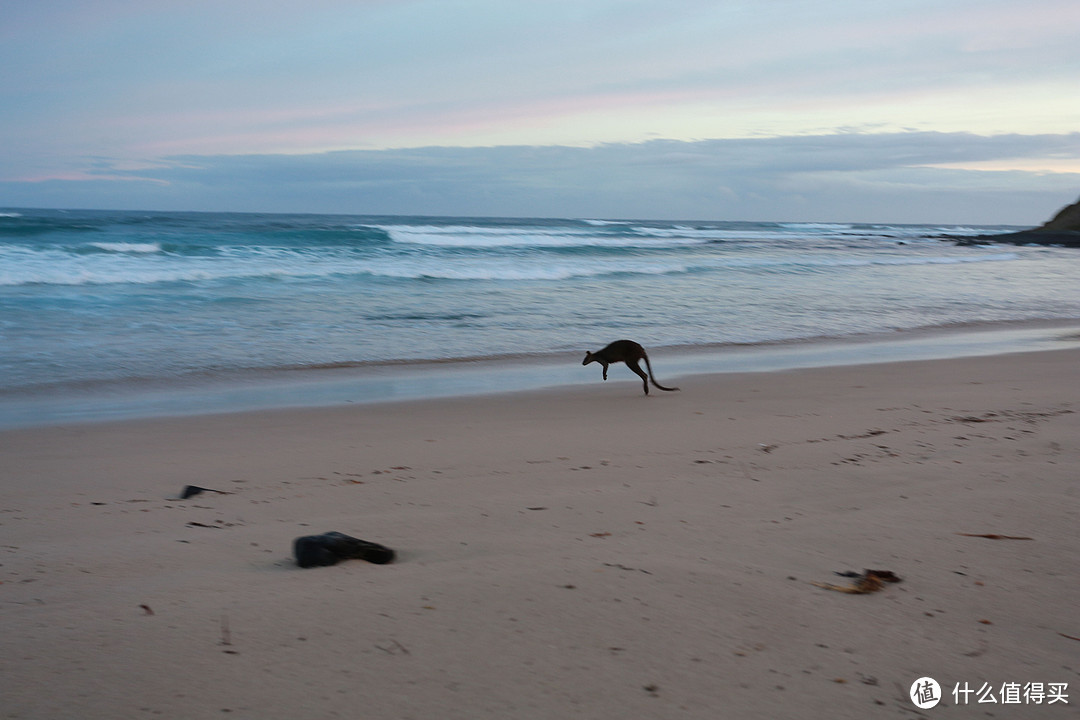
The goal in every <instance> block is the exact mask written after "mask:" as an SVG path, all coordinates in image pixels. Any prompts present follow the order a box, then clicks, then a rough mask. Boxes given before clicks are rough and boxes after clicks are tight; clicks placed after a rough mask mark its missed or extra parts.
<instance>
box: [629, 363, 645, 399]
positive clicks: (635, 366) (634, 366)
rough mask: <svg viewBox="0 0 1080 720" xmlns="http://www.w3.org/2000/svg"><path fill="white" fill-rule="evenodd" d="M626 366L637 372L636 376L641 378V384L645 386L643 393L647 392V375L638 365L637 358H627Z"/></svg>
mask: <svg viewBox="0 0 1080 720" xmlns="http://www.w3.org/2000/svg"><path fill="white" fill-rule="evenodd" d="M626 367H628V368H630V369H631V370H633V371H634V372H635V373H637V376H638V377H639V378H641V384H642V385H644V386H645V394H646V395H648V394H649V376H648V375H646V374H645V371H644V370H642V369H641V366H640V365H638V361H637V360H627V361H626Z"/></svg>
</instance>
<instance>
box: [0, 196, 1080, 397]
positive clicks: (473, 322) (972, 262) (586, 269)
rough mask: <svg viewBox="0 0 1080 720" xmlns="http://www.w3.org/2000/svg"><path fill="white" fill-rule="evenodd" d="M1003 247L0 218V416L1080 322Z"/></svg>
mask: <svg viewBox="0 0 1080 720" xmlns="http://www.w3.org/2000/svg"><path fill="white" fill-rule="evenodd" d="M1016 229H1017V228H1015V227H1005V226H952V225H948V226H943V225H897V224H888V223H880V224H865V223H790V222H724V221H693V222H691V221H686V222H666V221H665V222H660V221H649V220H640V221H638V220H634V221H629V220H626V221H624V220H604V219H500V218H457V217H455V218H442V217H439V218H437V217H400V216H393V217H391V216H387V217H375V216H359V215H355V216H353V215H301V214H242V213H178V212H129V211H124V212H120V211H74V210H27V209H9V210H2V211H0V400H2V399H3V398H4V397H11V396H15V395H17V396H19V397H20V398H25V397H29V396H32V395H34V394H37V393H51V394H53V395H56V394H57V393H59V394H61V395H62V394H63V393H66V392H69V391H74V390H75V389H78V390H79V391H80V392H84V391H86V390H87V389H88V388H94V387H110V388H115V387H117V386H118V385H122V384H124V383H131V382H136V383H137V382H143V383H147V382H152V383H168V382H170V381H181V382H185V383H193V382H196V381H197V380H198V379H200V378H202V379H206V378H215V377H222V376H226V375H228V376H231V377H243V376H244V375H245V374H253V373H257V374H259V376H260V377H266V376H268V375H273V374H275V373H279V372H291V371H296V370H298V369H300V370H310V371H317V370H320V369H327V370H328V369H341V368H354V367H355V368H361V367H373V366H392V365H396V364H402V363H410V362H421V361H451V360H455V359H461V358H470V359H476V358H492V357H494V358H499V357H504V356H509V357H520V356H522V355H528V356H530V357H542V356H547V355H552V356H554V355H557V354H560V353H568V352H571V351H573V352H575V353H583V352H584V350H586V349H592V350H596V349H598V348H599V347H602V346H603V345H604V344H606V343H607V342H609V341H611V340H615V339H619V338H624V337H626V338H632V339H635V340H637V341H638V342H640V343H642V344H643V345H645V346H646V347H648V348H650V349H654V352H655V349H656V348H663V347H667V346H714V345H721V346H723V345H733V346H735V345H737V346H744V345H757V344H769V343H778V342H781V343H782V342H790V341H797V340H802V339H809V338H823V337H826V338H827V337H833V338H844V337H850V336H857V335H862V334H867V333H882V332H893V331H902V330H908V329H914V328H927V327H942V326H958V325H965V324H976V323H984V322H994V321H1013V320H1030V319H1062V318H1070V319H1071V318H1080V254H1077V251H1076V250H1070V249H1062V248H1054V247H1035V246H1021V247H1015V246H1006V245H982V246H957V245H956V244H955V243H954V242H952V241H951V240H950V238H954V237H959V236H969V235H973V234H995V233H1004V232H1010V231H1014V230H1016Z"/></svg>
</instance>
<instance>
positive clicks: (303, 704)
mask: <svg viewBox="0 0 1080 720" xmlns="http://www.w3.org/2000/svg"><path fill="white" fill-rule="evenodd" d="M1043 336H1044V337H1046V333H1045V332H1044V334H1043ZM1050 336H1051V337H1052V333H1051V335H1050ZM968 340H973V338H970V337H969V338H968ZM1027 343H1028V346H1029V347H1041V345H1040V344H1039V343H1038V342H1037V341H1035V340H1030V339H1029V340H1028V341H1027ZM976 344H979V343H976ZM868 347H871V348H873V347H877V346H874V345H873V344H871V345H870V346H868ZM891 349H895V347H893V348H891ZM893 354H895V353H893ZM746 358H748V359H752V358H757V359H760V356H759V355H757V354H756V353H748V354H747V355H746ZM1078 361H1080V349H1078V348H1076V347H1070V348H1069V349H1063V350H1059V351H1047V352H1014V353H1010V354H994V355H983V356H980V357H975V356H967V357H965V358H964V359H951V360H920V361H904V362H875V363H869V364H863V365H857V366H837V365H825V366H820V367H812V368H803V369H793V370H789V371H784V372H774V373H765V372H743V373H710V374H706V375H694V376H692V377H686V378H683V380H685V381H686V382H683V381H682V380H680V384H681V385H682V387H683V391H682V392H678V393H662V392H657V393H654V394H652V395H651V396H650V397H648V398H645V397H643V396H642V394H641V391H640V384H639V383H638V381H637V380H636V378H634V377H633V376H632V375H631V374H630V373H629V372H626V373H619V374H617V375H616V376H614V377H613V378H612V381H611V382H608V383H602V382H600V381H599V378H598V377H597V375H598V371H596V372H589V373H586V374H588V375H589V378H588V382H589V383H590V384H589V385H588V386H587V387H576V386H563V387H555V388H550V389H547V390H543V391H532V392H525V393H503V394H487V395H472V396H457V397H446V398H437V399H430V400H422V401H416V402H390V403H385V404H353V405H338V406H333V407H319V408H303V409H292V410H276V411H272V412H250V413H238V414H218V415H201V416H196V417H167V418H159V419H154V420H128V421H124V422H114V423H84V424H79V425H59V426H53V427H37V428H25V429H20V430H10V431H5V432H0V455H2V456H3V457H4V468H5V472H4V481H3V483H0V508H2V509H3V512H2V513H0V525H2V527H3V531H4V536H5V541H4V546H3V548H0V551H2V560H0V594H2V596H3V600H4V602H2V603H0V621H2V622H3V623H4V627H5V628H6V632H5V633H3V634H2V635H0V657H3V658H7V661H6V662H5V664H4V674H5V679H6V680H7V690H6V692H5V696H4V700H5V713H6V715H5V717H12V718H15V717H19V718H22V719H23V720H51V719H52V718H57V717H67V716H70V715H71V714H72V713H73V712H76V711H77V712H78V713H79V714H80V716H81V717H85V718H87V720H106V719H107V718H108V719H111V718H115V717H138V716H143V715H146V716H152V715H160V716H162V717H185V718H210V717H223V716H224V715H225V714H228V716H229V717H235V718H250V719H252V720H255V719H256V718H257V719H259V720H276V719H277V718H282V719H285V718H296V717H312V716H317V717H354V716H356V713H357V712H358V708H359V709H360V710H359V712H360V713H361V714H362V715H363V717H365V718H370V720H400V718H405V717H416V718H420V717H446V718H449V719H450V720H458V719H460V720H502V719H504V718H538V719H539V718H552V717H580V718H586V719H588V720H608V719H609V718H616V717H639V716H643V715H647V716H649V717H657V718H689V719H692V720H711V719H712V718H715V717H717V713H718V712H723V713H727V714H730V715H732V716H733V717H739V718H747V719H748V720H765V719H766V718H769V719H771V718H777V717H792V716H793V713H794V714H795V715H801V716H805V717H815V718H817V717H830V718H839V719H840V720H848V719H850V720H861V719H863V718H866V717H896V718H903V717H911V716H912V713H913V712H915V710H916V709H915V708H914V706H913V705H912V703H911V700H910V698H909V697H908V694H907V693H908V689H909V688H910V686H911V685H912V683H913V682H914V681H915V680H916V679H917V678H921V677H927V676H928V677H933V678H935V679H936V680H937V681H938V682H939V683H940V684H941V689H942V701H943V706H947V707H945V709H944V710H942V711H941V712H943V713H945V714H955V713H952V712H951V711H953V710H958V709H959V708H958V704H962V703H957V701H955V700H954V699H953V695H952V693H951V690H952V689H953V688H954V686H956V685H960V686H961V687H963V684H964V683H968V684H970V685H971V687H973V688H974V689H978V688H979V687H980V685H981V684H982V683H984V682H987V683H991V684H992V685H993V687H994V691H995V696H996V695H997V694H998V692H1000V691H1001V690H1002V687H1003V684H1004V683H1006V682H1008V683H1019V684H1020V685H1021V686H1022V685H1023V684H1025V683H1042V684H1043V686H1044V687H1046V686H1048V684H1049V683H1055V684H1058V685H1060V684H1062V683H1065V684H1067V685H1068V690H1067V692H1069V695H1070V697H1069V700H1068V704H1067V705H1064V704H1056V705H1053V706H1049V705H1046V704H1043V705H1041V706H1035V705H1029V706H1027V707H1024V706H1023V704H1021V705H1013V706H1010V707H1008V708H1004V709H1005V710H1008V713H1007V714H1008V716H1009V717H1017V718H1021V717H1023V718H1026V717H1031V718H1035V717H1038V718H1043V717H1047V718H1052V717H1053V718H1056V717H1065V716H1066V715H1069V714H1070V711H1072V710H1073V708H1074V707H1075V705H1076V703H1077V702H1078V698H1077V696H1076V687H1077V680H1078V674H1077V672H1078V668H1077V665H1076V662H1075V660H1076V657H1077V655H1076V653H1077V640H1076V638H1077V637H1080V627H1078V626H1077V615H1076V612H1075V607H1074V606H1075V598H1076V596H1077V593H1078V592H1080V588H1078V586H1077V573H1076V571H1075V568H1076V557H1077V552H1078V549H1080V535H1078V531H1080V522H1078V519H1080V508H1078V505H1077V481H1076V474H1075V468H1076V466H1077V463H1080V448H1078V447H1077V445H1076V443H1075V438H1076V436H1077V433H1080V395H1078V390H1077V387H1076V384H1075V375H1076V367H1077V362H1078ZM672 365H674V360H671V361H670V362H669V360H668V358H667V357H664V362H663V364H662V366H661V367H660V368H658V370H659V372H658V377H659V378H660V379H661V380H666V379H667V378H668V375H667V374H666V370H668V369H669V368H670V367H671V366H672ZM557 369H558V370H559V371H560V372H562V368H561V367H560V368H557ZM578 369H582V370H593V371H595V370H596V369H595V368H593V367H591V366H590V367H589V368H578ZM624 377H625V378H626V379H625V381H624V380H623V378H624ZM616 380H618V381H616ZM186 485H197V486H200V487H205V488H211V489H214V490H219V491H225V492H226V493H228V494H217V493H203V494H200V495H197V496H194V497H191V498H189V499H186V500H184V499H180V498H179V497H178V494H179V493H180V491H181V489H182V488H183V487H185V486H186ZM331 530H333V531H339V532H343V533H346V534H349V535H352V536H354V537H359V538H362V539H365V540H368V541H371V542H377V543H380V544H383V545H386V546H387V547H390V548H392V549H394V550H395V551H396V552H397V554H398V561H397V562H395V563H392V564H390V565H372V564H370V563H365V562H363V561H360V560H349V561H346V562H342V563H340V564H339V565H336V566H333V567H325V568H312V569H300V568H298V567H297V565H296V563H295V562H294V560H293V558H292V556H291V546H292V542H293V540H294V539H295V538H296V537H298V536H303V535H311V534H318V533H323V532H327V531H331ZM865 568H874V569H878V570H883V571H888V572H892V573H895V575H896V576H898V577H899V578H900V579H901V580H902V582H899V583H896V584H889V585H887V586H885V587H884V588H882V589H881V590H880V591H878V592H873V593H870V594H866V595H848V594H843V593H838V592H831V591H829V590H828V589H824V588H822V587H821V584H823V583H824V584H830V583H832V584H844V583H846V582H847V580H846V579H844V578H841V577H838V576H837V575H836V573H837V572H847V571H855V572H861V571H863V570H864V569H865ZM103 657H107V658H108V660H109V661H108V662H102V660H101V659H102V658H103ZM968 704H969V705H970V707H968V708H965V709H964V710H960V715H959V716H961V717H969V716H971V715H972V713H973V712H975V711H976V710H978V711H982V710H983V708H984V707H985V706H984V705H977V704H976V702H975V698H974V697H972V698H971V701H970V703H968ZM643 708H644V709H643ZM0 714H3V713H0Z"/></svg>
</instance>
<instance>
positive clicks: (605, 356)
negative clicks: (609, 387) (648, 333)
mask: <svg viewBox="0 0 1080 720" xmlns="http://www.w3.org/2000/svg"><path fill="white" fill-rule="evenodd" d="M639 360H644V361H645V367H646V368H648V370H649V374H648V375H646V374H645V371H644V370H642V369H641V366H640V365H638V361H639ZM594 362H595V363H600V364H601V365H603V366H604V379H605V380H607V369H608V365H610V364H612V363H617V362H621V363H626V366H627V367H628V368H630V369H631V370H633V371H634V372H635V373H637V376H638V377H640V378H641V382H642V384H643V385H644V386H645V394H646V395H648V394H649V381H650V380H652V384H653V385H655V386H656V387H658V388H660V389H661V390H668V391H672V390H678V389H679V388H674V387H664V386H663V385H661V384H660V383H658V382H656V378H655V377H653V372H652V364H651V363H650V362H649V356H648V355H647V354H646V353H645V348H643V347H641V346H640V345H638V344H637V343H636V342H634V341H633V340H616V341H615V342H613V343H611V344H610V345H608V346H607V347H606V348H604V349H603V350H597V351H596V352H586V353H585V359H584V360H582V361H581V364H582V365H588V364H589V363H594Z"/></svg>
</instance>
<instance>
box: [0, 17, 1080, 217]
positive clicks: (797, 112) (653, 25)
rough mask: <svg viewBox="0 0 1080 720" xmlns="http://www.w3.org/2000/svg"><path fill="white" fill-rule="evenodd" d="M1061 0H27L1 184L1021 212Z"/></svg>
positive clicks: (261, 198)
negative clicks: (532, 0)
mask: <svg viewBox="0 0 1080 720" xmlns="http://www.w3.org/2000/svg"><path fill="white" fill-rule="evenodd" d="M1078 27H1080V2H1077V0H889V1H882V0H707V1H706V0H664V1H663V2H660V1H659V0H650V1H648V2H644V1H638V0H544V2H524V1H521V2H519V1H517V0H303V1H301V0H296V1H292V0H94V1H93V2H90V0H34V2H15V1H14V0H11V1H10V2H8V3H5V10H4V18H3V20H2V21H0V139H2V142H0V207H60V208H101V209H145V210H205V211H250V212H334V213H363V214H406V215H417V214H420V215H450V216H509V217H595V218H636V219H699V220H759V221H771V220H775V221H821V222H830V221H833V222H845V221H847V222H913V223H922V222H941V223H968V224H1016V225H1036V224H1039V223H1041V222H1043V221H1044V220H1046V219H1048V218H1049V217H1050V216H1051V215H1053V214H1054V213H1055V212H1056V211H1057V210H1058V209H1059V208H1060V207H1062V206H1064V205H1066V204H1068V203H1071V202H1074V201H1076V200H1077V198H1078V196H1080V43H1078V42H1076V28H1078Z"/></svg>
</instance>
